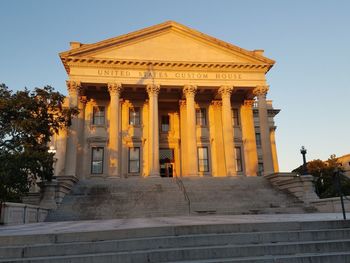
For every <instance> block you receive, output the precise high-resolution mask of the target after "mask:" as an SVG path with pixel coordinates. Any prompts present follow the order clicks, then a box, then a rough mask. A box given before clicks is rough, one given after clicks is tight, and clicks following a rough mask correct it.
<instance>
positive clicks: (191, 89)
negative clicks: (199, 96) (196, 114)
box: [182, 85, 197, 97]
mask: <svg viewBox="0 0 350 263" xmlns="http://www.w3.org/2000/svg"><path fill="white" fill-rule="evenodd" d="M182 91H183V93H184V94H185V96H186V97H187V96H193V97H194V96H195V95H196V92H197V86H196V85H185V86H184V88H183V90H182Z"/></svg>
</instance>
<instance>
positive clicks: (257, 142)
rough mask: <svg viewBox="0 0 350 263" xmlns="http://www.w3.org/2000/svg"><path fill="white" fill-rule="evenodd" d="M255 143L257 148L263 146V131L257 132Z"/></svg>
mask: <svg viewBox="0 0 350 263" xmlns="http://www.w3.org/2000/svg"><path fill="white" fill-rule="evenodd" d="M255 143H256V147H257V148H261V133H260V132H256V133H255Z"/></svg>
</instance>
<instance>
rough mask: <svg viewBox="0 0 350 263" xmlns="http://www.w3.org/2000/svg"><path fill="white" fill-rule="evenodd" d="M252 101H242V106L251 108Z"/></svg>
mask: <svg viewBox="0 0 350 263" xmlns="http://www.w3.org/2000/svg"><path fill="white" fill-rule="evenodd" d="M254 102H255V101H254V100H244V101H243V106H244V107H247V108H252V107H253V106H254Z"/></svg>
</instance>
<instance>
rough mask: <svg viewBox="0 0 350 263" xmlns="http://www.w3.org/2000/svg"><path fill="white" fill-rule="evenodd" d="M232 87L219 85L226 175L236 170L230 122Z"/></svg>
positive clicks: (232, 131) (232, 173)
mask: <svg viewBox="0 0 350 263" xmlns="http://www.w3.org/2000/svg"><path fill="white" fill-rule="evenodd" d="M232 91H233V87H231V86H221V87H220V89H219V93H220V95H221V99H222V134H223V137H224V159H225V164H226V175H227V176H234V175H236V174H237V172H236V163H235V148H234V147H235V145H234V141H233V140H234V130H233V123H232V110H231V93H232Z"/></svg>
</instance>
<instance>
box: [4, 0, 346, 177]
mask: <svg viewBox="0 0 350 263" xmlns="http://www.w3.org/2000/svg"><path fill="white" fill-rule="evenodd" d="M0 10H1V23H0V33H1V39H0V61H1V62H0V82H3V83H5V84H7V85H8V86H9V87H10V88H12V89H14V90H16V89H22V88H23V87H25V86H26V87H28V88H33V87H36V86H44V85H47V84H49V85H51V86H53V87H55V88H56V89H58V90H59V91H61V92H62V93H64V94H66V87H65V80H66V79H67V75H66V73H65V71H64V68H63V66H62V64H61V62H60V60H59V57H58V53H59V52H61V51H65V50H67V49H68V48H69V42H70V41H80V42H83V43H91V42H97V41H100V40H103V39H106V38H109V37H114V36H118V35H120V34H124V33H128V32H131V31H134V30H137V29H141V28H143V27H146V26H151V25H154V24H157V23H161V22H164V21H166V20H175V21H177V22H179V23H182V24H184V25H187V26H189V27H192V28H194V29H197V30H199V31H202V32H204V33H206V34H209V35H212V36H214V37H217V38H219V39H222V40H224V41H227V42H230V43H233V44H235V45H238V46H240V47H242V48H245V49H248V50H253V49H264V50H265V55H266V56H267V57H269V58H272V59H274V60H276V61H277V63H276V65H275V66H274V67H273V68H272V70H271V71H270V72H269V73H268V82H269V84H270V92H269V94H268V99H272V100H273V101H274V105H275V107H276V108H280V109H281V110H282V111H281V112H280V114H279V115H278V117H276V124H277V126H278V128H277V131H276V132H277V137H276V138H277V147H278V156H279V162H280V168H281V170H282V171H290V170H291V169H293V168H295V167H296V166H298V165H299V164H300V163H301V160H302V159H301V155H300V153H299V149H300V147H301V145H305V146H306V148H307V149H308V154H307V159H308V160H310V159H317V158H320V159H327V158H328V157H329V155H330V154H336V155H337V156H341V155H343V154H347V153H350V147H349V141H348V140H349V134H350V129H349V128H350V118H349V112H350V110H349V105H350V103H349V98H350V91H349V87H350V67H349V64H348V63H349V61H350V1H346V0H343V1H342V0H338V1H332V0H329V1H322V0H318V1H316V0H315V1H311V0H310V1H301V0H293V1H280V0H270V1H269V0H265V1H261V0H256V1H253V0H248V1H247V0H244V1H243V0H241V1H234V0H231V1H229V0H227V1H220V0H216V1H205V0H202V1H199V0H198V1H189V0H187V1H185V0H176V1H166V0H162V1H161V0H159V1H153V0H148V1H141V0H140V1H133V0H128V1H124V0H123V1H104V0H96V1H78V0H71V1H68V0H66V1H58V0H57V1H44V0H41V1H39V0H37V1H34V0H32V1H29V0H28V1H25V0H22V1H19V0H1V1H0Z"/></svg>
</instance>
